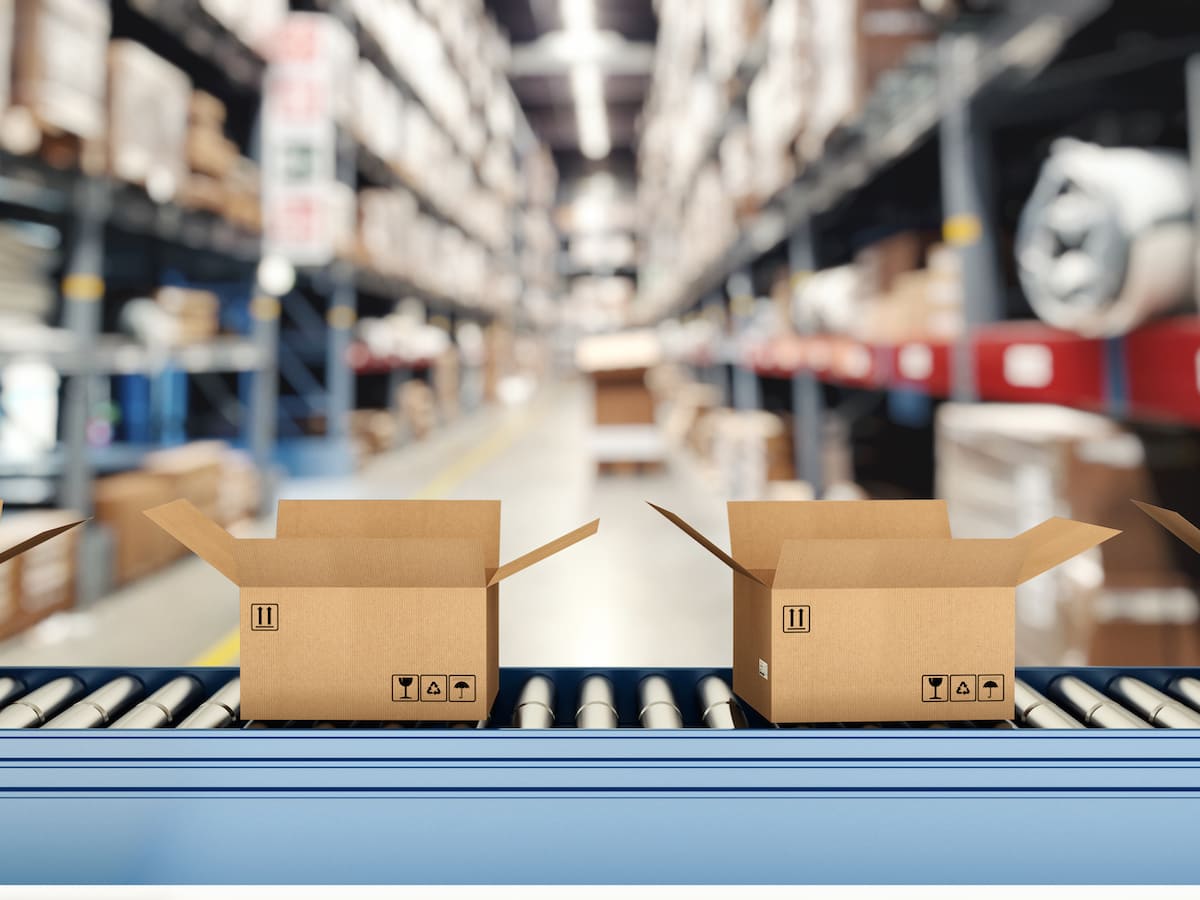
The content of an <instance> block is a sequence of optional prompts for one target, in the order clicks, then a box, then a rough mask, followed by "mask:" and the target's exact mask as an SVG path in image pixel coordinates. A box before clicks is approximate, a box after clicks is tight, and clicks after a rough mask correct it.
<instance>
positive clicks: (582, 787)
mask: <svg viewBox="0 0 1200 900" xmlns="http://www.w3.org/2000/svg"><path fill="white" fill-rule="evenodd" d="M597 672H599V673H601V674H604V675H605V676H606V677H608V678H609V679H610V681H611V683H612V685H613V688H614V697H615V700H616V703H615V706H616V707H617V711H618V713H619V716H620V725H619V727H617V728H612V729H598V730H597V729H577V728H573V727H570V725H571V723H572V721H573V719H574V712H575V706H574V704H575V702H576V694H577V689H578V686H579V683H580V681H581V680H582V679H583V678H584V677H586V676H590V675H594V674H597ZM236 674H237V670H235V669H196V670H174V669H171V670H168V669H133V670H113V669H79V670H67V669H57V670H55V669H36V670H33V669H27V670H2V671H0V680H3V679H5V678H10V679H11V678H16V679H20V680H23V681H24V687H25V688H28V689H34V688H36V687H37V686H39V685H42V684H45V683H47V682H49V681H51V680H53V679H58V678H62V677H64V676H69V677H74V678H76V679H78V681H79V688H78V690H77V692H76V693H75V695H74V696H73V697H72V699H74V698H75V697H78V696H82V695H83V693H84V692H85V691H90V690H94V689H95V688H97V687H99V686H101V685H104V684H108V683H110V682H111V681H112V680H113V679H115V678H118V677H121V676H127V675H132V676H134V678H136V679H137V680H138V684H140V685H141V688H142V689H141V690H139V691H136V692H134V694H133V695H132V696H130V697H128V698H127V699H126V701H125V704H124V706H123V707H122V708H121V709H120V710H114V711H113V713H114V715H115V714H116V713H117V712H124V711H125V710H127V709H128V708H129V706H130V705H132V704H134V703H136V702H138V700H140V699H141V698H142V696H144V694H148V693H149V692H151V691H153V690H155V689H157V688H158V687H160V686H161V685H162V684H164V683H165V682H167V681H168V680H169V679H172V678H177V677H179V676H180V675H189V676H191V677H192V678H195V679H196V680H197V681H198V682H199V683H200V684H201V686H202V689H201V690H199V691H198V693H197V694H196V696H195V697H194V698H193V700H192V701H191V703H192V704H193V705H194V704H196V703H203V702H204V700H205V698H207V697H208V696H210V695H211V694H213V693H214V692H217V691H218V690H220V689H221V687H222V686H223V685H225V684H227V683H228V682H229V680H230V679H231V678H234V677H235V676H236ZM714 674H715V675H717V676H718V677H720V678H723V679H726V680H728V678H729V672H728V670H722V669H673V670H655V669H617V670H607V671H605V670H578V669H550V670H530V669H502V670H501V688H500V695H499V697H498V698H497V702H496V704H495V706H494V709H493V716H492V719H491V722H492V725H491V726H489V727H488V728H484V729H476V728H465V729H448V728H445V727H437V726H434V727H422V728H417V729H400V730H380V729H378V728H357V727H354V728H340V727H333V728H325V727H320V725H318V726H316V727H311V726H309V725H306V726H305V727H295V726H293V727H288V728H266V729H258V728H221V729H210V730H199V731H197V730H192V729H190V728H182V729H177V728H159V729H154V730H145V729H141V730H124V729H112V728H96V729H90V730H79V729H73V730H55V729H44V728H38V729H32V728H30V729H23V730H3V731H0V796H3V798H4V802H5V808H6V810H7V811H8V815H6V816H4V818H3V822H2V823H0V836H2V839H3V844H4V847H5V860H6V877H8V878H9V879H10V880H13V881H23V882H33V881H35V882H39V883H42V882H47V881H50V882H54V881H57V882H66V883H69V882H75V881H87V882H91V883H95V882H106V883H136V882H151V883H164V882H171V883H191V882H212V881H214V880H220V881H228V882H238V883H264V882H270V883H290V882H329V883H334V882H336V883H365V882H385V881H386V882H392V881H403V882H407V883H412V882H436V881H442V882H445V881H455V882H460V881H471V882H487V883H493V882H517V883H526V884H527V883H531V882H541V883H564V882H566V881H579V880H583V881H594V882H622V883H628V882H638V883H662V882H670V883H695V882H710V883H711V882H717V883H723V882H724V883H794V882H797V881H801V882H825V883H832V882H839V881H846V880H853V881H856V882H862V881H884V880H890V881H894V880H896V879H897V878H903V879H907V880H914V881H921V882H927V883H929V882H943V881H946V882H964V883H965V882H971V883H978V882H989V881H1008V880H1012V878H1013V877H1014V876H1015V877H1018V878H1020V879H1023V880H1029V881H1037V882H1039V883H1043V882H1055V881H1067V882H1074V883H1092V882H1106V881H1120V882H1135V883H1167V882H1173V883H1183V882H1188V881H1191V880H1193V879H1194V877H1195V874H1196V864H1195V862H1194V854H1193V853H1192V846H1191V828H1190V825H1191V812H1192V809H1193V803H1192V802H1191V801H1192V800H1193V799H1194V797H1195V794H1196V791H1197V790H1200V783H1197V779H1196V775H1195V773H1196V772H1197V766H1196V762H1197V758H1198V756H1200V739H1198V737H1197V734H1198V732H1197V731H1195V730H1194V726H1185V727H1184V728H1182V729H1181V728H1171V727H1158V728H1150V727H1145V726H1147V725H1148V724H1149V721H1148V719H1155V720H1156V721H1157V723H1158V724H1159V725H1161V726H1169V722H1165V721H1162V720H1161V718H1160V717H1157V716H1155V715H1154V714H1153V713H1152V711H1150V710H1149V708H1147V711H1146V712H1145V713H1142V714H1141V715H1139V714H1137V713H1138V708H1137V707H1136V705H1134V704H1132V703H1129V702H1128V701H1121V702H1122V703H1125V704H1127V705H1126V706H1123V707H1122V708H1123V709H1124V714H1125V716H1127V717H1128V720H1127V721H1126V722H1125V723H1122V724H1119V725H1118V726H1117V727H1115V728H1113V727H1108V728H1106V727H1103V724H1102V722H1103V721H1104V718H1103V716H1102V715H1100V714H1096V713H1093V715H1092V716H1091V717H1090V724H1091V726H1092V727H1089V728H1082V727H1063V726H1069V725H1070V724H1072V723H1073V724H1074V725H1075V726H1079V725H1080V724H1081V722H1080V720H1076V719H1074V718H1073V716H1072V715H1071V714H1068V713H1067V712H1065V710H1071V709H1077V710H1079V711H1078V712H1076V713H1075V715H1078V716H1080V717H1081V719H1082V718H1085V717H1087V710H1088V708H1089V706H1091V703H1090V701H1089V700H1087V699H1086V697H1085V699H1084V700H1083V701H1082V703H1079V702H1077V703H1076V706H1074V707H1073V706H1072V705H1071V702H1070V697H1076V698H1079V697H1080V696H1081V695H1080V694H1079V690H1080V689H1079V685H1080V684H1082V685H1083V689H1084V693H1085V694H1086V693H1087V691H1088V690H1091V691H1095V692H1100V696H1101V700H1102V701H1103V702H1104V703H1105V704H1107V705H1108V706H1115V705H1116V702H1115V701H1114V700H1113V697H1114V695H1117V696H1121V693H1120V691H1121V688H1119V687H1118V685H1122V684H1123V685H1125V686H1126V687H1125V690H1126V691H1128V689H1129V688H1130V686H1133V687H1134V688H1136V686H1137V685H1142V686H1145V687H1149V688H1151V689H1158V690H1162V691H1168V692H1177V691H1179V685H1181V684H1184V685H1188V684H1189V682H1188V681H1187V680H1188V679H1192V678H1195V677H1197V675H1200V672H1197V671H1196V670H1190V669H1188V670H1173V669H1157V670H1140V669H1139V670H1116V669H1025V670H1018V679H1019V680H1020V681H1021V683H1022V684H1024V685H1026V686H1027V688H1028V689H1029V690H1032V691H1036V692H1038V694H1040V695H1043V699H1042V701H1041V702H1040V703H1041V708H1042V709H1043V711H1044V709H1045V708H1046V707H1047V706H1050V705H1053V706H1054V707H1055V708H1056V709H1059V710H1063V711H1064V712H1062V715H1063V717H1064V718H1063V719H1061V720H1054V721H1051V722H1047V720H1046V719H1045V718H1043V717H1042V714H1039V713H1038V712H1037V709H1038V708H1039V707H1038V705H1036V704H1031V703H1030V702H1029V701H1028V700H1024V702H1022V701H1023V698H1018V704H1020V707H1021V710H1024V711H1027V713H1028V716H1027V719H1028V721H1023V720H1022V716H1021V715H1016V716H1015V718H1016V720H1017V721H1016V723H1015V724H1017V725H1034V724H1036V723H1037V722H1041V723H1043V724H1049V725H1050V727H1041V728H1039V727H1016V728H997V727H986V728H979V727H975V728H972V727H945V728H939V727H925V728H906V727H895V726H884V727H874V728H871V727H863V728H858V727H852V726H847V727H843V726H829V727H812V728H769V727H765V726H764V725H763V723H761V722H760V721H757V720H754V719H751V721H750V725H749V727H746V728H735V729H732V730H729V729H712V728H704V727H700V726H701V720H700V713H701V710H700V709H699V707H698V704H697V703H696V701H695V699H694V694H695V686H696V684H697V682H698V681H699V680H700V679H702V678H705V677H707V676H711V675H714ZM648 675H661V676H664V677H665V678H666V680H667V682H668V683H669V685H670V687H671V689H672V691H673V693H674V697H675V700H676V704H677V706H678V708H679V711H680V713H681V717H682V719H683V723H684V726H685V727H683V728H679V729H674V730H661V729H645V728H638V727H637V725H636V720H637V702H636V691H637V686H638V684H639V683H640V682H641V681H642V679H643V678H645V677H646V676H648ZM535 676H541V677H546V678H549V679H550V680H551V682H552V683H553V684H554V685H555V687H556V688H557V691H556V694H557V697H558V700H557V702H556V703H555V704H554V705H555V708H556V712H557V714H558V715H557V719H556V725H558V724H560V723H561V724H563V725H566V726H567V727H554V728H550V729H545V728H534V729H523V728H510V727H506V726H507V725H508V723H509V722H511V721H512V720H513V706H514V705H515V703H516V698H517V696H518V693H519V691H520V690H521V688H522V686H523V685H525V684H526V683H527V682H528V681H529V679H531V678H533V677H535ZM1105 692H1107V693H1105ZM19 696H20V695H18V696H17V697H9V698H8V700H7V701H6V704H5V705H11V704H12V703H13V702H15V700H17V699H19ZM1177 696H1179V694H1178V693H1176V694H1174V695H1173V696H1172V697H1171V698H1168V699H1167V700H1166V705H1169V706H1171V707H1172V708H1173V709H1174V708H1175V707H1178V708H1179V709H1182V710H1183V711H1184V712H1185V713H1189V714H1190V715H1193V716H1194V715H1196V713H1195V710H1194V708H1193V707H1192V706H1190V705H1189V704H1188V703H1186V702H1185V701H1182V700H1178V699H1175V697H1177ZM1046 698H1049V699H1046ZM225 702H228V697H226V700H225ZM1160 705H1162V704H1161V703H1160ZM186 712H187V710H181V711H180V715H184V714H186ZM1015 712H1020V710H1018V711H1015ZM1108 714H1109V715H1111V711H1109V713H1108ZM1142 715H1145V716H1146V717H1147V718H1146V719H1143V718H1142ZM1109 721H1111V720H1109ZM1139 723H1140V725H1141V726H1142V727H1137V725H1138V724H1139ZM865 804H869V806H868V805H865ZM948 822H950V823H953V825H952V827H950V828H947V823H948ZM67 845H69V846H70V847H72V848H73V852H72V853H71V854H70V855H67V856H64V855H63V854H62V853H61V852H59V848H61V847H62V846H67Z"/></svg>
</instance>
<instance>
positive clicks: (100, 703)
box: [42, 675, 142, 728]
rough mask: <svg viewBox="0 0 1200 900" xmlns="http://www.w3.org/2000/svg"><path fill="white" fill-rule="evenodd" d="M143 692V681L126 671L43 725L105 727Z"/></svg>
mask: <svg viewBox="0 0 1200 900" xmlns="http://www.w3.org/2000/svg"><path fill="white" fill-rule="evenodd" d="M141 693H142V683H141V682H140V681H139V680H138V679H136V678H134V677H133V676H132V675H122V676H120V677H119V678H114V679H113V680H112V681H110V682H108V683H107V684H105V685H103V686H102V687H98V688H96V690H94V691H92V692H91V693H90V694H88V695H87V696H86V697H84V698H83V699H82V700H80V701H79V702H78V703H76V704H75V705H74V706H72V707H71V708H70V709H68V710H67V711H66V712H64V713H61V714H60V715H58V716H55V717H54V718H53V719H51V720H50V721H49V722H47V723H46V724H45V725H43V726H42V727H43V728H103V727H104V726H105V725H107V724H108V723H109V722H110V721H112V717H113V716H115V715H117V714H118V713H120V711H121V710H123V709H125V707H127V706H129V704H131V703H133V701H134V700H136V699H137V698H138V697H139V696H140V695H141Z"/></svg>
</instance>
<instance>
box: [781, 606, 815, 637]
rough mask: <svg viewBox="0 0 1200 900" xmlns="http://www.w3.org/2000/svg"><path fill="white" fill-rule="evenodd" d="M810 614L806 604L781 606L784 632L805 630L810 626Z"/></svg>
mask: <svg viewBox="0 0 1200 900" xmlns="http://www.w3.org/2000/svg"><path fill="white" fill-rule="evenodd" d="M811 619H812V614H811V612H810V611H809V608H808V607H807V606H785V607H784V608H783V631H784V633H785V634H798V633H804V632H807V631H808V630H809V629H810V628H811V627H812V621H811Z"/></svg>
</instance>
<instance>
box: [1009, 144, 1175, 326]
mask: <svg viewBox="0 0 1200 900" xmlns="http://www.w3.org/2000/svg"><path fill="white" fill-rule="evenodd" d="M1193 215H1194V210H1193V208H1192V193H1191V184H1190V180H1189V173H1188V162H1187V157H1186V156H1185V155H1184V154H1183V153H1180V152H1177V151H1174V150H1162V149H1140V148H1127V147H1120V148H1105V147H1099V146H1097V145H1095V144H1089V143H1086V142H1084V141H1077V140H1074V139H1069V138H1062V139H1060V140H1057V141H1055V142H1054V144H1053V146H1052V147H1051V153H1050V158H1049V159H1048V160H1047V161H1046V163H1045V164H1044V165H1043V166H1042V172H1041V175H1040V176H1039V177H1038V182H1037V184H1036V185H1035V186H1034V189H1033V193H1032V194H1031V195H1030V197H1029V200H1028V201H1026V203H1025V209H1024V210H1023V211H1022V212H1021V219H1020V222H1019V224H1018V226H1017V236H1016V257H1017V266H1018V270H1019V272H1020V278H1021V286H1022V287H1023V288H1024V290H1025V296H1026V297H1027V298H1028V299H1029V304H1030V306H1032V307H1033V310H1034V312H1036V313H1037V315H1038V317H1039V318H1041V319H1042V320H1043V321H1044V322H1046V323H1048V324H1050V325H1053V326H1055V327H1056V328H1062V329H1065V330H1067V331H1073V332H1075V333H1077V334H1081V335H1084V336H1085V337H1117V336H1119V335H1122V334H1126V333H1127V332H1129V331H1131V330H1133V329H1134V328H1136V327H1137V326H1138V325H1140V324H1142V323H1143V322H1145V321H1147V320H1149V319H1151V318H1153V317H1154V316H1156V315H1160V314H1162V313H1167V312H1171V311H1172V310H1176V309H1180V308H1182V307H1184V306H1185V305H1186V304H1187V303H1188V302H1189V300H1190V298H1191V296H1192V293H1193V291H1192V288H1193V277H1194V271H1195V265H1196V260H1195V244H1194V242H1195V233H1194V227H1193Z"/></svg>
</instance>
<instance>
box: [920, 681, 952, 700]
mask: <svg viewBox="0 0 1200 900" xmlns="http://www.w3.org/2000/svg"><path fill="white" fill-rule="evenodd" d="M949 699H950V690H949V688H947V687H946V676H945V675H922V676H921V700H922V702H924V703H945V702H946V701H947V700H949Z"/></svg>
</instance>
